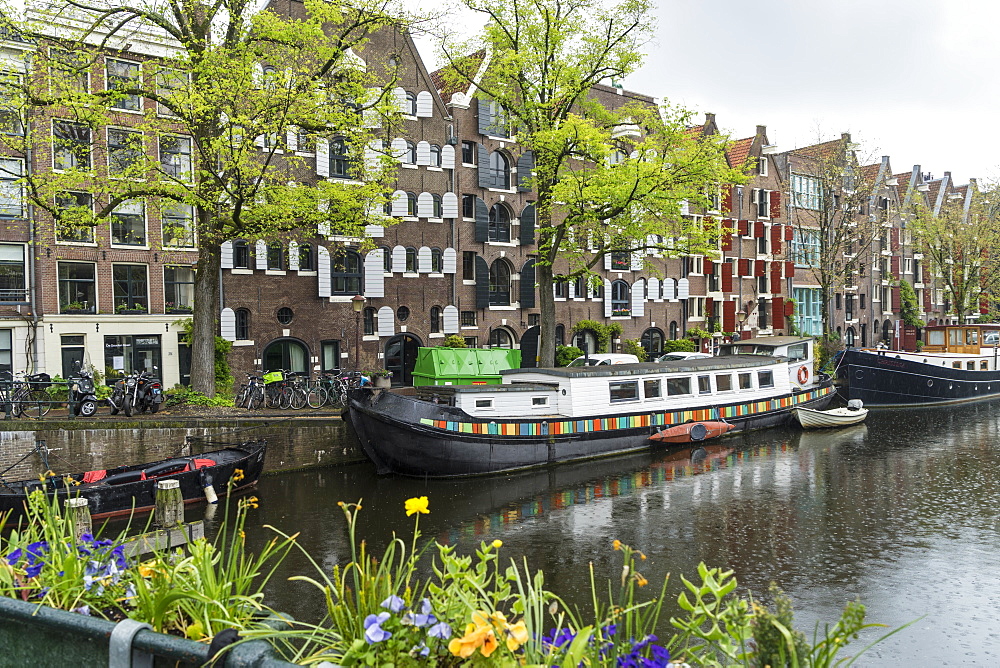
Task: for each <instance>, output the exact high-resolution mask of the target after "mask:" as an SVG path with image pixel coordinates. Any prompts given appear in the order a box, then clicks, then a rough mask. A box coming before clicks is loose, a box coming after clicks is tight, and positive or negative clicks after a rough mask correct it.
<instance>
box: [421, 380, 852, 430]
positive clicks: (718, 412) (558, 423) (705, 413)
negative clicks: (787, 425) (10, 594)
mask: <svg viewBox="0 0 1000 668" xmlns="http://www.w3.org/2000/svg"><path fill="white" fill-rule="evenodd" d="M835 391H836V389H835V388H833V387H823V388H819V389H816V390H810V391H809V392H802V393H801V394H794V395H791V396H785V397H779V398H776V399H768V400H765V401H752V402H749V403H745V404H730V405H728V406H722V407H718V408H717V407H711V408H697V409H689V410H680V411H658V412H654V413H640V414H637V415H625V416H619V417H608V418H598V419H587V420H537V421H532V422H492V421H491V422H452V421H449V420H434V419H430V418H421V420H420V424H422V425H424V426H427V427H433V428H435V429H442V430H444V431H449V432H457V433H462V434H485V435H491V436H550V435H551V436H561V435H565V434H584V433H588V432H595V431H615V430H624V429H635V428H638V427H665V426H669V425H675V424H682V423H684V422H688V421H689V420H694V421H696V422H700V421H703V420H720V419H723V420H724V419H728V418H745V417H752V416H754V415H762V414H765V413H771V412H774V411H778V410H782V409H790V408H794V407H795V406H797V405H799V404H802V403H806V402H810V401H814V400H816V399H819V398H821V397H825V396H826V395H828V394H831V393H833V392H835Z"/></svg>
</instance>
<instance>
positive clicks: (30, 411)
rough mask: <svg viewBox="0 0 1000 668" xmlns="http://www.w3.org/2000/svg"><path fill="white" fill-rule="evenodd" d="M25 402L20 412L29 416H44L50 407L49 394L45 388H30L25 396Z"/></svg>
mask: <svg viewBox="0 0 1000 668" xmlns="http://www.w3.org/2000/svg"><path fill="white" fill-rule="evenodd" d="M25 402H26V403H24V404H23V406H22V408H21V412H22V413H25V414H26V415H28V416H29V417H36V418H40V417H44V416H45V414H46V413H48V412H49V409H50V408H52V405H51V404H50V403H49V395H48V393H47V392H46V391H45V390H30V391H29V392H28V393H27V394H26V396H25Z"/></svg>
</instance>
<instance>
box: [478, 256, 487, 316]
mask: <svg viewBox="0 0 1000 668" xmlns="http://www.w3.org/2000/svg"><path fill="white" fill-rule="evenodd" d="M489 305H490V266H489V265H488V264H486V260H484V259H483V256H482V255H477V256H476V308H487V307H488V306H489Z"/></svg>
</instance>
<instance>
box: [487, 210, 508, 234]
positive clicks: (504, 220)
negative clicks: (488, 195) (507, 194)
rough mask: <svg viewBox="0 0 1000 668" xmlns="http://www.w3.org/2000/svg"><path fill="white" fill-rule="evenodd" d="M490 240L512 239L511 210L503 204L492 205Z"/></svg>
mask: <svg viewBox="0 0 1000 668" xmlns="http://www.w3.org/2000/svg"><path fill="white" fill-rule="evenodd" d="M489 240H490V241H502V242H509V241H510V212H509V211H508V210H507V207H506V206H504V205H503V204H494V205H493V206H492V207H490V236H489Z"/></svg>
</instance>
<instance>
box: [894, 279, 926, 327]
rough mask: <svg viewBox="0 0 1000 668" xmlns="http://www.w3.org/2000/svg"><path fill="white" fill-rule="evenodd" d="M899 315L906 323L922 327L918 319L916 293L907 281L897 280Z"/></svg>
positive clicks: (918, 311)
mask: <svg viewBox="0 0 1000 668" xmlns="http://www.w3.org/2000/svg"><path fill="white" fill-rule="evenodd" d="M899 317H900V319H901V320H902V321H903V322H904V323H906V324H907V325H912V326H913V327H922V326H923V324H924V323H923V321H922V320H921V319H920V304H918V303H917V293H916V292H914V291H913V286H912V285H910V284H909V283H908V282H907V281H900V282H899Z"/></svg>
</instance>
